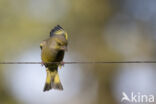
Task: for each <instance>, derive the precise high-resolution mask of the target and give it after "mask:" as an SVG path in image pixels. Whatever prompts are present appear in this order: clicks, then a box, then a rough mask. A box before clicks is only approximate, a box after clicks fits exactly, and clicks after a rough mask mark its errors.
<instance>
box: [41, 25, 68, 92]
mask: <svg viewBox="0 0 156 104" xmlns="http://www.w3.org/2000/svg"><path fill="white" fill-rule="evenodd" d="M67 42H68V35H67V32H65V31H64V29H63V28H62V27H61V26H59V25H57V26H55V27H54V28H53V29H52V30H51V32H50V37H49V38H48V39H46V40H44V41H43V42H41V44H40V48H41V59H42V63H43V65H45V67H46V71H47V78H46V83H45V86H44V89H43V91H48V90H50V89H58V90H63V86H62V84H61V82H60V79H59V75H58V67H59V66H62V65H63V58H64V53H65V51H66V50H67ZM50 62H54V63H50ZM55 62H58V63H55ZM48 63H49V64H48Z"/></svg>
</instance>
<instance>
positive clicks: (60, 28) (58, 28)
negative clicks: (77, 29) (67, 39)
mask: <svg viewBox="0 0 156 104" xmlns="http://www.w3.org/2000/svg"><path fill="white" fill-rule="evenodd" d="M60 30H63V31H64V29H63V28H62V27H61V26H60V25H57V26H55V27H54V28H53V29H52V30H51V32H50V37H52V36H53V35H54V34H55V33H56V32H57V31H60Z"/></svg>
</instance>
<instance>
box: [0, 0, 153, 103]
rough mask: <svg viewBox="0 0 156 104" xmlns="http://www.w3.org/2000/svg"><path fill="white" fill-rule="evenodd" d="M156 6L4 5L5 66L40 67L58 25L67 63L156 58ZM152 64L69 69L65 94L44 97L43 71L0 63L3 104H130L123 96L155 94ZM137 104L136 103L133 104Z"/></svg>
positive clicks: (0, 13)
mask: <svg viewBox="0 0 156 104" xmlns="http://www.w3.org/2000/svg"><path fill="white" fill-rule="evenodd" d="M155 5H156V1H155V0H0V56H1V58H0V61H28V62H29V61H35V62H36V61H37V62H38V61H41V59H40V52H41V51H40V48H39V44H40V42H41V41H42V40H44V39H46V38H48V37H49V32H50V30H51V29H52V28H53V27H54V26H55V25H57V24H59V25H61V26H62V27H63V28H64V29H65V30H66V31H67V32H68V34H69V47H68V52H67V53H66V54H65V59H64V61H126V60H131V61H133V60H156V59H155V58H156V54H155V53H156V48H155V44H156V35H155V34H156V6H155ZM155 68H156V65H155V64H86V65H75V64H72V65H65V67H63V68H62V70H59V74H60V79H61V81H62V84H63V86H64V91H62V92H61V91H56V90H51V91H49V92H43V91H42V90H43V86H44V81H45V77H46V71H45V68H44V67H42V66H41V65H0V69H1V70H0V104H125V103H124V102H121V98H122V92H125V93H127V94H128V95H130V94H131V92H134V93H136V94H137V93H138V92H140V93H141V94H153V95H156V89H155V86H156V84H155V82H156V81H155V79H156V76H155V73H156V71H155ZM131 104H133V103H131Z"/></svg>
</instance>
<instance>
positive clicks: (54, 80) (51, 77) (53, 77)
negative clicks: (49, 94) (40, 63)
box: [43, 69, 63, 91]
mask: <svg viewBox="0 0 156 104" xmlns="http://www.w3.org/2000/svg"><path fill="white" fill-rule="evenodd" d="M46 71H47V78H46V83H45V86H44V89H43V91H48V90H50V89H52V88H54V89H58V90H63V86H62V84H61V82H60V78H59V75H58V71H57V70H54V71H51V70H49V69H47V70H46Z"/></svg>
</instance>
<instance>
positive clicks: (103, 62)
mask: <svg viewBox="0 0 156 104" xmlns="http://www.w3.org/2000/svg"><path fill="white" fill-rule="evenodd" d="M59 63H60V62H49V63H45V64H59ZM127 63H129V64H131V63H132V64H133V63H134V64H135V63H140V64H141V63H156V61H71V62H63V64H127ZM0 64H42V62H0Z"/></svg>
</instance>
